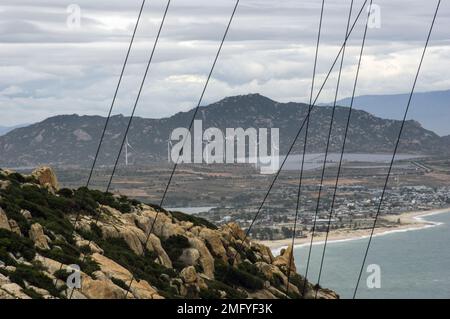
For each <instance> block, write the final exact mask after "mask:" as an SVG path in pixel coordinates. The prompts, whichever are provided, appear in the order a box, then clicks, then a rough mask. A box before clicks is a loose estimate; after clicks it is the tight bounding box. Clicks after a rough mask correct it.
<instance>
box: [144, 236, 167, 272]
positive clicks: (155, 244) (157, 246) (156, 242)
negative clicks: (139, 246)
mask: <svg viewBox="0 0 450 319" xmlns="http://www.w3.org/2000/svg"><path fill="white" fill-rule="evenodd" d="M147 249H148V250H150V251H154V252H155V253H156V254H157V255H158V260H159V263H160V264H161V265H163V266H164V267H167V268H172V267H173V266H172V261H171V260H170V258H169V255H167V253H166V251H165V250H164V248H163V247H162V245H161V240H160V239H159V238H158V237H156V236H155V235H154V234H150V237H149V240H148V242H147Z"/></svg>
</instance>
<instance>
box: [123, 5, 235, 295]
mask: <svg viewBox="0 0 450 319" xmlns="http://www.w3.org/2000/svg"><path fill="white" fill-rule="evenodd" d="M239 2H240V0H237V1H236V3H235V5H234V8H233V11H232V13H231V17H230V20H229V21H228V24H227V27H226V29H225V32H224V35H223V37H222V41H221V42H220V46H219V49H218V50H217V53H216V56H215V58H214V62H213V64H212V66H211V70H210V71H209V74H208V77H207V79H206V82H205V85H204V87H203V90H202V93H201V95H200V98H199V101H198V104H197V107H196V108H195V111H194V114H193V116H192V120H191V122H190V124H189V129H188V130H189V132H190V131H191V129H192V126H193V125H194V121H195V117H196V115H197V113H198V110H199V109H200V105H201V104H202V102H203V97H204V96H205V93H206V89H207V88H208V85H209V82H210V80H211V77H212V74H213V72H214V69H215V67H216V64H217V61H218V59H219V56H220V53H221V51H222V48H223V45H224V43H225V40H226V38H227V35H228V32H229V30H230V26H231V23H232V22H233V19H234V16H235V14H236V11H237V8H238V6H239ZM185 142H186V141H185ZM185 142H184V143H185ZM182 149H183V150H184V144H183V148H182ZM178 161H179V156H178V158H177V161H176V162H175V164H174V166H173V169H172V172H171V174H170V177H169V180H168V182H167V185H166V188H165V190H164V193H163V196H162V198H161V201H160V205H159V206H160V207H161V208H162V206H163V204H164V201H165V198H166V195H167V192H168V190H169V187H170V184H171V182H172V179H173V176H174V174H175V171H176V169H177V167H178ZM159 214H160V210H157V212H156V215H155V218H154V219H153V222H152V225H151V228H150V231H149V232H148V234H147V238H146V241H145V244H144V247H146V246H147V243H148V241H149V240H150V235H151V234H152V233H153V229H154V227H155V224H156V220H157V219H158V216H159ZM143 253H144V254H145V250H144V252H143ZM134 279H135V278H134V276H133V277H132V279H131V282H130V284H129V286H128V290H127V292H126V294H125V298H126V297H127V295H128V293H129V291H130V289H131V285H132V284H133V281H134Z"/></svg>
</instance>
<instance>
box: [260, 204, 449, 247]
mask: <svg viewBox="0 0 450 319" xmlns="http://www.w3.org/2000/svg"><path fill="white" fill-rule="evenodd" d="M444 213H450V208H442V209H432V210H426V211H414V212H406V213H402V214H399V215H388V216H386V215H385V216H381V217H380V219H384V220H386V221H390V222H395V221H397V220H398V219H400V224H398V225H395V226H392V227H377V228H375V231H374V237H378V236H385V235H389V234H392V233H397V232H406V231H413V230H419V229H425V228H430V227H436V226H439V225H441V223H437V222H432V221H427V220H425V219H424V218H425V217H427V216H433V215H438V214H444ZM370 232H371V230H370V229H360V230H349V229H339V230H331V231H330V233H329V235H328V243H329V244H330V243H337V242H345V241H354V240H360V239H364V238H368V237H369V236H370ZM325 235H326V234H325V233H318V234H317V235H316V236H314V242H313V245H322V244H324V242H325ZM310 242H311V237H310V236H308V237H307V238H296V239H295V247H294V248H300V247H303V246H309V244H310ZM258 243H261V244H263V245H265V246H267V247H269V248H270V250H271V251H272V252H273V253H274V254H279V252H280V250H281V249H283V248H286V247H287V246H288V245H290V244H291V243H292V238H286V239H280V240H260V241H258Z"/></svg>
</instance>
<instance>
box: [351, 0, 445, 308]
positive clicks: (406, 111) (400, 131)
mask: <svg viewBox="0 0 450 319" xmlns="http://www.w3.org/2000/svg"><path fill="white" fill-rule="evenodd" d="M440 5H441V0H438V3H437V5H436V11H435V12H434V16H433V21H432V22H431V26H430V30H429V32H428V36H427V40H426V42H425V46H424V48H423V52H422V56H421V58H420V62H419V66H418V68H417V72H416V76H415V78H414V83H413V86H412V89H411V93H410V95H409V99H408V103H407V105H406V109H405V114H404V116H403V120H402V123H401V126H400V130H399V133H398V137H397V141H396V143H395V148H394V153H393V155H392V159H391V163H390V165H389V170H388V173H387V176H386V180H385V183H384V187H383V191H382V193H381V198H380V202H379V204H378V208H377V213H376V215H375V219H374V222H373V226H372V231H371V233H370V237H369V242H368V243H367V248H366V251H365V254H364V258H363V262H362V266H361V269H360V271H359V275H358V281H357V282H356V287H355V291H354V293H353V299H355V298H356V294H357V292H358V286H359V282H360V281H361V276H362V273H363V271H364V266H365V264H366V260H367V256H368V254H369V249H370V244H371V243H372V238H373V234H374V231H375V226H376V224H377V221H378V216H379V215H380V211H381V205H382V204H383V200H384V196H385V193H386V188H387V185H388V182H389V178H390V176H391V172H392V167H393V166H394V161H395V156H396V155H397V150H398V147H399V145H400V140H401V137H402V133H403V129H404V126H405V123H406V118H407V116H408V111H409V107H410V106H411V101H412V97H413V95H414V90H415V88H416V84H417V80H418V78H419V74H420V70H421V69H422V64H423V60H424V58H425V54H426V51H427V48H428V43H429V42H430V38H431V33H432V32H433V27H434V23H435V21H436V17H437V14H438V12H439V7H440Z"/></svg>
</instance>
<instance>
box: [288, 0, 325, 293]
mask: <svg viewBox="0 0 450 319" xmlns="http://www.w3.org/2000/svg"><path fill="white" fill-rule="evenodd" d="M324 7H325V0H322V7H321V9H320V20H319V30H318V32H317V43H316V53H315V57H314V67H313V75H312V83H311V93H310V96H309V108H308V112H311V108H312V99H313V94H314V84H315V80H316V70H317V57H318V56H319V44H320V35H321V32H322V21H323V10H324ZM309 122H310V118H309V117H308V121H307V122H306V129H305V140H304V142H303V154H302V164H301V167H300V178H299V181H298V191H297V206H296V209H295V222H294V233H293V235H292V250H291V255H290V256H289V267H288V270H287V271H288V276H287V283H286V294H288V292H289V281H290V278H291V267H292V259H293V255H294V241H295V233H296V232H297V219H298V210H299V206H300V196H301V189H302V180H303V169H304V164H305V155H306V149H307V144H308V131H309Z"/></svg>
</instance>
